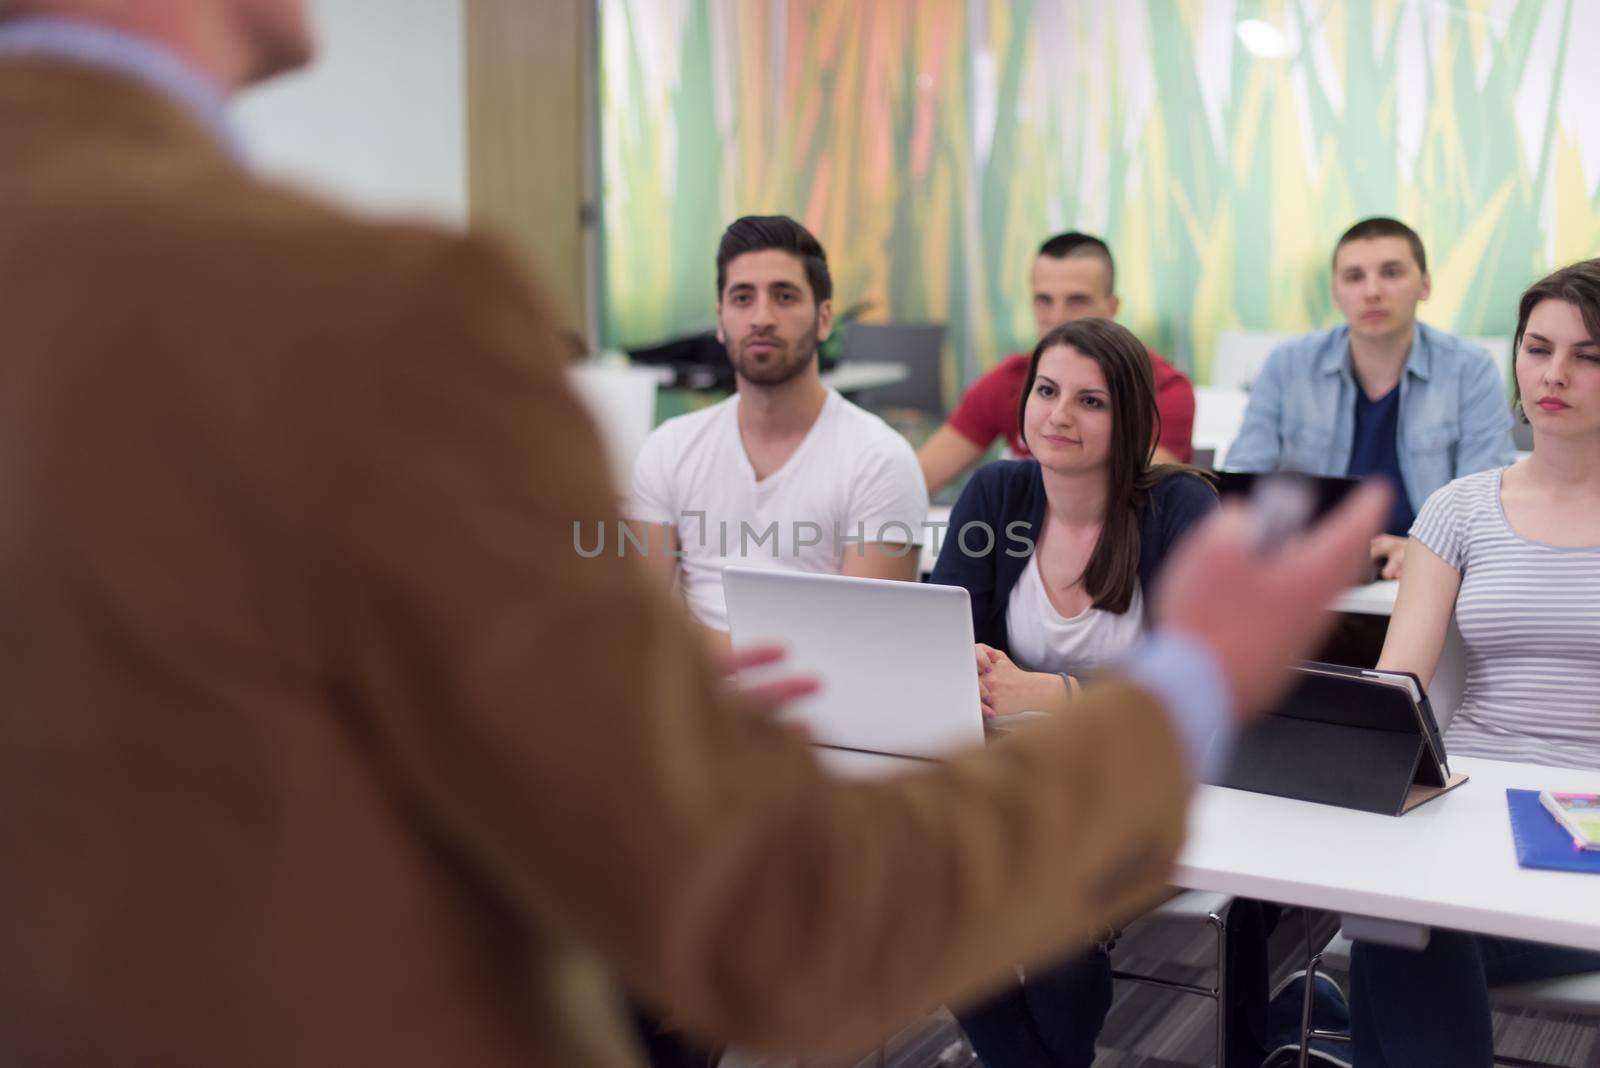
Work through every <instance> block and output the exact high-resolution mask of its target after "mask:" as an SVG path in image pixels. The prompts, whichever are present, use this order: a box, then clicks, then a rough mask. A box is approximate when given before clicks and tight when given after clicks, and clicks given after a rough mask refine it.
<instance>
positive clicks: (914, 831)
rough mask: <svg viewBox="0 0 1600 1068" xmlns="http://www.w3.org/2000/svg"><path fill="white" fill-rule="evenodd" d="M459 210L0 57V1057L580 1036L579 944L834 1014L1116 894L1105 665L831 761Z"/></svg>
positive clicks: (324, 1055)
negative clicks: (329, 196)
mask: <svg viewBox="0 0 1600 1068" xmlns="http://www.w3.org/2000/svg"><path fill="white" fill-rule="evenodd" d="M559 348H560V346H559V345H558V344H556V343H555V342H554V341H553V340H552V337H551V333H550V330H549V328H548V324H547V322H546V320H545V319H544V317H543V316H542V315H541V313H540V311H539V310H538V307H537V303H536V301H535V300H534V298H533V297H532V296H530V294H529V292H528V290H527V289H526V287H525V286H524V285H523V284H522V283H521V282H520V281H519V279H518V277H517V275H516V274H515V272H514V271H513V270H512V269H511V268H510V267H509V266H508V265H507V263H506V261H505V259H504V258H503V257H502V256H501V255H500V254H499V253H497V252H496V251H495V250H494V249H493V248H492V247H491V246H489V245H487V244H485V243H483V242H481V241H479V240H476V239H463V238H460V237H456V236H451V235H446V234H442V233H438V232H434V231H430V230H427V229H424V228H421V227H412V226H404V225H394V224H377V223H373V222H366V221H359V220H356V219H353V218H350V217H348V216H345V215H341V214H339V213H338V212H335V211H333V210H331V209H329V208H327V207H323V206H319V205H318V204H316V203H314V202H313V201H311V200H308V199H306V198H304V197H302V196H299V195H297V194H293V193H290V192H287V191H285V190H282V189H278V188H274V187H272V186H270V185H267V184H265V183H263V182H261V181H258V180H256V179H255V178H253V177H252V176H251V175H250V174H249V173H247V172H246V171H245V170H243V169H241V168H240V167H239V166H238V165H236V164H235V162H234V161H233V160H232V159H231V158H230V157H229V156H227V155H226V154H225V153H224V152H223V151H222V150H221V149H219V147H218V146H217V145H216V144H215V143H214V142H213V140H212V138H211V136H210V132H209V131H207V130H205V129H203V128H202V127H201V126H199V125H198V124H197V123H195V122H194V121H192V120H191V118H190V117H189V115H188V113H187V112H185V111H183V110H181V109H180V108H178V107H177V106H175V105H174V104H172V103H171V102H169V101H168V100H167V99H165V98H164V97H162V96H161V95H159V94H157V93H155V92H153V91H151V90H149V89H147V88H144V87H142V86H140V85H138V84H135V83H133V82H129V81H125V80H123V79H121V78H119V77H116V76H112V75H109V74H104V73H98V72H95V71H92V70H89V69H87V68H79V67H74V66H69V65H65V64H58V63H53V62H45V61H37V60H20V59H6V60H3V61H0V1061H3V1062H4V1063H6V1064H64V1065H75V1066H77V1065H96V1064H107V1065H110V1064H115V1065H144V1064H161V1065H177V1064H185V1065H188V1064H192V1065H213V1064H214V1065H229V1066H241V1065H245V1066H248V1065H263V1066H267V1065H272V1066H280V1065H292V1064H293V1065H299V1064H305V1065H324V1064H326V1065H377V1064H382V1065H386V1066H404V1065H445V1064H448V1065H500V1064H507V1065H510V1064H520V1065H540V1066H543V1065H550V1066H556V1065H560V1066H575V1065H611V1064H617V1063H624V1062H625V1061H626V1059H627V1058H628V1056H629V1050H628V1047H627V1044H626V1043H625V1042H624V1041H623V1037H622V1036H623V1032H622V1031H621V1030H620V1029H618V1027H617V1026H616V1014H615V1012H614V1009H613V1005H614V1002H613V997H612V986H613V983H614V981H617V980H620V982H621V983H622V984H625V985H626V986H628V987H630V988H632V989H633V990H634V991H636V992H637V994H638V995H639V996H640V997H642V998H643V999H645V1000H646V1001H647V1002H649V1003H651V1004H653V1005H656V1006H659V1007H660V1008H661V1010H662V1011H664V1012H667V1013H670V1014H671V1015H672V1016H673V1017H674V1018H676V1019H679V1020H682V1021H683V1022H684V1023H686V1024H687V1025H689V1026H691V1027H692V1028H694V1029H696V1030H698V1031H700V1032H702V1033H704V1034H709V1035H715V1036H717V1037H719V1038H731V1039H735V1040H740V1041H743V1042H747V1043H751V1044H755V1045H758V1046H764V1047H772V1048H784V1049H789V1050H795V1051H805V1050H811V1051H824V1050H842V1049H848V1048H850V1047H853V1046H860V1045H862V1044H864V1043H866V1042H868V1041H869V1040H871V1039H872V1038H873V1037H874V1036H876V1035H878V1034H879V1033H881V1032H883V1031H884V1030H886V1029H888V1028H890V1027H892V1026H893V1025H895V1024H897V1023H900V1022H902V1021H904V1020H905V1019H906V1018H907V1017H908V1016H910V1015H911V1014H913V1013H915V1012H918V1011H920V1010H923V1009H926V1008H929V1007H931V1006H932V1005H934V1004H937V1003H939V1002H941V1001H945V1000H955V999H961V998H963V997H970V996H972V995H974V994H977V993H980V992H982V991H983V990H984V989H985V987H986V984H993V983H995V982H998V981H1000V980H1002V979H1004V978H1005V977H1006V976H1008V975H1009V974H1010V969H1011V967H1012V965H1014V964H1017V963H1022V964H1027V963H1029V962H1035V961H1042V960H1045V959H1047V958H1050V957H1053V956H1057V955H1059V954H1061V953H1063V952H1067V951H1071V950H1072V949H1074V948H1075V947H1078V946H1081V945H1082V944H1083V943H1084V942H1085V941H1086V940H1087V938H1089V937H1090V936H1091V934H1092V932H1094V931H1095V930H1097V929H1099V928H1102V927H1104V926H1105V925H1106V924H1107V923H1108V922H1110V921H1114V920H1116V919H1119V918H1122V917H1126V916H1128V915H1130V914H1133V913H1134V912H1136V911H1137V910H1138V909H1139V908H1140V907H1141V906H1142V905H1145V904H1147V903H1148V902H1149V901H1150V900H1151V899H1152V898H1153V897H1155V896H1157V895H1158V894H1159V893H1160V890H1161V887H1162V885H1163V877H1164V876H1165V875H1166V874H1167V872H1168V869H1169V866H1170V862H1171V860H1172V857H1173V856H1174V853H1175V851H1176V849H1177V847H1178V844H1179V841H1180V839H1181V837H1182V833H1183V824H1184V818H1183V813H1184V807H1185V799H1186V794H1187V791H1188V785H1187V784H1186V783H1185V782H1184V772H1183V769H1182V759H1181V754H1180V750H1179V748H1178V743H1177V741H1176V740H1175V735H1174V734H1173V732H1172V731H1171V730H1170V728H1169V726H1168V724H1167V722H1166V719H1165V717H1164V716H1163V714H1162V712H1161V710H1160V709H1159V708H1158V707H1157V705H1156V703H1155V702H1154V701H1153V700H1152V699H1151V698H1150V696H1149V695H1148V694H1147V693H1145V692H1144V691H1142V690H1140V689H1137V688H1135V687H1133V686H1131V685H1129V684H1126V683H1118V682H1110V683H1107V684H1105V685H1103V686H1100V687H1097V688H1093V689H1092V690H1091V691H1090V692H1089V694H1087V695H1086V696H1085V697H1084V699H1083V700H1082V702H1081V703H1080V704H1079V705H1078V706H1077V707H1075V708H1074V710H1073V712H1072V714H1071V715H1070V716H1064V717H1061V718H1060V719H1059V720H1057V721H1055V722H1053V723H1051V724H1049V725H1047V726H1045V727H1043V728H1041V729H1038V730H1037V731H1035V732H1034V733H1032V735H1031V736H1029V737H1027V738H1025V739H1023V738H1019V739H1016V740H1014V741H1013V742H1012V743H1010V744H1006V745H1001V746H995V747H991V749H990V750H989V751H988V752H985V753H980V754H972V755H970V756H966V757H963V758H961V759H957V760H954V761H952V762H950V763H949V764H947V765H944V766H941V767H939V768H937V769H936V770H933V771H931V772H930V773H927V774H923V775H920V776H916V777H913V778H908V779H904V780H901V781H895V782H889V783H874V784H867V783H852V784H839V783H834V782H830V781H828V780H826V779H824V778H823V777H822V776H821V775H819V773H818V771H817V769H816V767H815V766H814V764H813V762H812V760H811V758H810V756H809V755H808V750H807V748H806V746H805V745H804V744H803V743H802V742H801V741H800V740H799V739H797V738H796V737H794V736H793V735H792V734H791V733H790V732H788V731H786V730H784V729H782V728H780V727H778V726H775V725H774V724H773V723H771V722H770V721H768V720H766V719H764V718H762V717H760V716H758V715H755V714H752V713H751V711H750V710H748V709H741V708H740V707H738V706H737V705H736V703H735V702H734V701H733V700H731V699H730V698H729V697H728V695H727V694H726V693H725V692H724V691H723V689H722V688H721V687H720V685H719V683H718V681H717V679H716V678H715V677H714V672H713V671H712V669H711V668H710V667H709V666H708V664H707V663H706V662H705V661H704V660H703V659H702V657H701V655H700V653H699V646H698V644H697V642H696V638H695V636H694V635H693V634H692V632H691V630H690V628H689V626H687V625H686V624H685V623H684V622H683V620H682V613H681V610H680V609H679V608H678V607H677V606H674V605H672V604H671V603H670V601H669V599H668V598H667V597H666V596H664V595H659V594H657V593H655V592H654V591H653V590H652V588H651V587H650V585H649V583H648V582H647V581H646V579H645V577H644V571H643V569H642V567H641V565H640V562H639V561H638V560H636V559H617V558H616V557H615V556H613V555H611V554H607V555H605V556H602V557H599V558H596V559H584V558H581V557H580V556H579V555H578V554H577V553H576V552H575V550H574V547H573V546H574V543H573V538H574V524H575V523H583V524H587V525H588V526H587V529H588V530H589V531H590V532H591V533H592V531H593V529H594V526H593V525H594V524H595V523H599V522H605V523H606V524H607V525H608V526H610V527H611V528H612V529H614V528H615V519H616V517H615V515H614V513H613V503H612V496H611V494H610V492H609V491H608V489H607V487H606V483H605V480H606V474H605V469H604V465H603V461H602V459H601V455H600V453H599V450H598V447H597V444H596V438H595V434H594V431H593V429H592V428H591V426H590V425H589V424H588V423H587V422H586V420H585V418H584V417H583V416H582V415H581V414H580V411H579V408H578V406H577V405H576V403H575V402H574V400H573V397H572V395H571V394H570V393H569V391H568V389H567V388H566V386H565V384H564V378H563V372H562V368H561V366H560V361H559V356H558V355H557V354H558V352H559Z"/></svg>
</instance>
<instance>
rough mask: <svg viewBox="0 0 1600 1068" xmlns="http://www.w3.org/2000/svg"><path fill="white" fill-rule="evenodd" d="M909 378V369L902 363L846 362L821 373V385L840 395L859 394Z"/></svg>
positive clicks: (875, 361) (877, 361) (876, 361)
mask: <svg viewBox="0 0 1600 1068" xmlns="http://www.w3.org/2000/svg"><path fill="white" fill-rule="evenodd" d="M910 377H911V368H909V367H907V366H906V365H905V364H903V363H893V362H888V361H879V360H846V361H844V362H842V363H837V364H834V366H833V370H831V371H824V372H823V373H822V384H823V385H825V386H832V387H833V388H834V389H836V390H838V391H839V392H840V393H859V392H861V391H862V390H866V389H877V388H878V387H879V386H892V385H894V384H895V383H896V382H904V381H905V380H906V379H908V378H910Z"/></svg>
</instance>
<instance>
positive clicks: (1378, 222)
mask: <svg viewBox="0 0 1600 1068" xmlns="http://www.w3.org/2000/svg"><path fill="white" fill-rule="evenodd" d="M1432 286H1433V283H1432V281H1431V280H1430V279H1429V277H1428V256H1427V253H1426V252H1425V251H1424V250H1423V248H1422V238H1420V237H1418V236H1417V232H1416V231H1415V230H1413V229H1411V227H1409V226H1407V225H1406V224H1405V223H1403V222H1400V221H1399V220H1398V219H1390V218H1386V217H1383V216H1374V217H1373V218H1370V219H1362V220H1361V221H1360V222H1358V223H1356V224H1355V225H1354V226H1352V227H1350V229H1348V230H1346V231H1345V232H1344V234H1343V235H1342V236H1340V238H1339V242H1338V244H1336V245H1334V247H1333V302H1334V303H1335V304H1337V305H1338V306H1339V310H1340V311H1341V312H1343V313H1344V317H1345V320H1346V321H1347V322H1349V324H1350V333H1351V334H1353V335H1355V336H1357V337H1362V338H1368V339H1378V338H1384V337H1398V336H1401V335H1405V336H1410V334H1411V331H1412V329H1413V328H1414V327H1415V326H1416V322H1417V303H1418V302H1419V301H1423V300H1427V299H1428V294H1429V292H1430V291H1431V290H1432Z"/></svg>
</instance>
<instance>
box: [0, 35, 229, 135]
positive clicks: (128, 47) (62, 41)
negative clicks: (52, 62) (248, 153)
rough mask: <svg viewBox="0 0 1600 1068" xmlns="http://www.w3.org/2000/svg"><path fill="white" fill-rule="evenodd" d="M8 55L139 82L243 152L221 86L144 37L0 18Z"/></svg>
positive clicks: (2, 47) (1, 47)
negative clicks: (78, 66) (110, 73)
mask: <svg viewBox="0 0 1600 1068" xmlns="http://www.w3.org/2000/svg"><path fill="white" fill-rule="evenodd" d="M7 56H28V57H44V58H50V59H62V60H66V61H68V62H72V63H81V64H83V65H85V66H89V67H96V68H99V69H100V70H106V71H113V72H115V73H118V74H123V75H126V76H127V77H129V78H133V79H135V80H137V81H140V82H143V83H144V84H146V85H148V86H151V87H152V88H155V89H157V90H159V91H160V92H162V93H164V94H166V95H167V96H168V97H170V98H172V99H173V100H175V101H177V103H178V104H180V105H181V106H183V107H184V108H186V109H187V110H188V111H189V112H190V113H191V114H192V115H194V116H195V118H197V119H199V120H200V121H201V122H202V123H204V124H205V126H206V128H207V129H209V130H211V131H212V133H213V134H215V135H216V138H217V140H218V141H220V142H221V143H222V145H223V146H224V147H225V148H227V150H228V151H229V152H230V153H232V154H233V155H234V157H235V158H243V155H244V153H243V150H242V145H241V143H240V141H239V138H238V136H237V135H236V134H235V132H234V129H233V124H232V122H231V121H230V120H229V118H228V99H227V96H226V95H225V94H224V93H223V91H222V89H221V88H219V87H218V86H217V85H216V83H214V82H212V81H211V80H210V79H208V78H206V76H205V75H203V74H201V73H200V72H199V71H197V70H195V68H194V67H192V66H190V65H189V64H188V63H187V62H185V61H184V60H183V59H181V58H179V57H178V56H177V55H176V54H175V53H173V52H171V51H169V50H168V49H166V48H163V47H162V46H161V45H160V44H157V43H156V42H154V41H151V40H150V39H148V38H145V37H140V36H137V35H136V34H131V33H124V32H122V31H121V30H114V29H111V28H110V27H107V26H101V25H98V24H96V23H92V22H78V21H74V20H72V19H60V18H43V17H39V18H33V17H29V18H19V19H13V20H10V21H7V22H0V58H4V57H7Z"/></svg>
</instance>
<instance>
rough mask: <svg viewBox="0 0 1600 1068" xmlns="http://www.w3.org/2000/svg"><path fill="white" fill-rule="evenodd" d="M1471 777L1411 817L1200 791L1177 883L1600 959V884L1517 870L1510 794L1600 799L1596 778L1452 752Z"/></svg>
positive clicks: (1574, 875) (1455, 767) (1456, 766)
mask: <svg viewBox="0 0 1600 1068" xmlns="http://www.w3.org/2000/svg"><path fill="white" fill-rule="evenodd" d="M1450 770H1451V771H1454V772H1465V773H1466V774H1468V775H1470V776H1471V779H1470V780H1469V781H1468V782H1467V783H1465V784H1464V785H1462V786H1459V787H1457V788H1456V789H1455V790H1453V791H1451V792H1450V793H1447V794H1445V795H1444V796H1443V797H1439V798H1435V799H1434V800H1432V801H1429V802H1428V803H1427V804H1425V805H1423V806H1421V807H1420V808H1417V809H1413V810H1412V811H1411V812H1409V813H1407V814H1406V815H1404V816H1398V817H1396V816H1375V815H1372V814H1370V813H1366V812H1356V811H1353V810H1350V809H1344V808H1335V807H1333V806H1331V805H1318V804H1312V803H1311V802H1308V801H1292V800H1289V799H1288V798H1282V797H1272V796H1269V795H1267V794H1254V793H1248V792H1246V791H1243V790H1230V789H1226V788H1223V787H1220V786H1202V787H1201V788H1200V789H1199V791H1198V793H1197V796H1196V797H1195V802H1194V807H1193V808H1192V809H1191V812H1190V817H1189V841H1188V844H1187V845H1186V846H1185V847H1184V850H1183V853H1182V855H1181V856H1180V858H1179V862H1178V870H1177V873H1176V874H1175V875H1174V877H1173V882H1174V884H1176V885H1178V886H1182V887H1187V888H1190V889H1194V890H1215V891H1221V892H1224V893H1230V894H1236V895H1239V896H1242V897H1253V898H1259V899H1262V900H1266V901H1277V902H1281V903H1283V904H1289V905H1304V906H1308V907H1310V908H1318V909H1327V910H1329V911H1331V912H1340V913H1346V914H1351V915H1357V916H1373V917H1379V918H1382V919H1388V920H1399V921H1403V922H1405V923H1412V924H1418V925H1422V926H1433V927H1447V928H1453V929H1456V930H1463V931H1473V932H1477V933H1481V934H1492V935H1501V936H1505V937H1511V938H1523V939H1528V940H1530V941H1535V942H1549V943H1554V944H1557V945H1565V946H1578V947H1582V948H1585V949H1593V950H1600V878H1597V877H1596V876H1594V875H1589V874H1585V873H1581V872H1555V871H1534V870H1531V869H1524V868H1520V867H1518V866H1517V857H1516V852H1515V850H1514V849H1513V847H1512V843H1511V823H1510V818H1509V816H1508V815H1507V811H1506V798H1505V791H1506V788H1507V787H1515V788H1521V789H1529V790H1545V789H1549V790H1571V791H1577V792H1585V793H1588V792H1596V791H1600V772H1594V771H1569V770H1565V769H1556V768H1545V767H1538V766H1534V765H1528V764H1509V763H1502V762H1499V761H1493V760H1479V759H1473V758H1470V757H1456V758H1454V759H1452V760H1451V761H1450Z"/></svg>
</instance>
